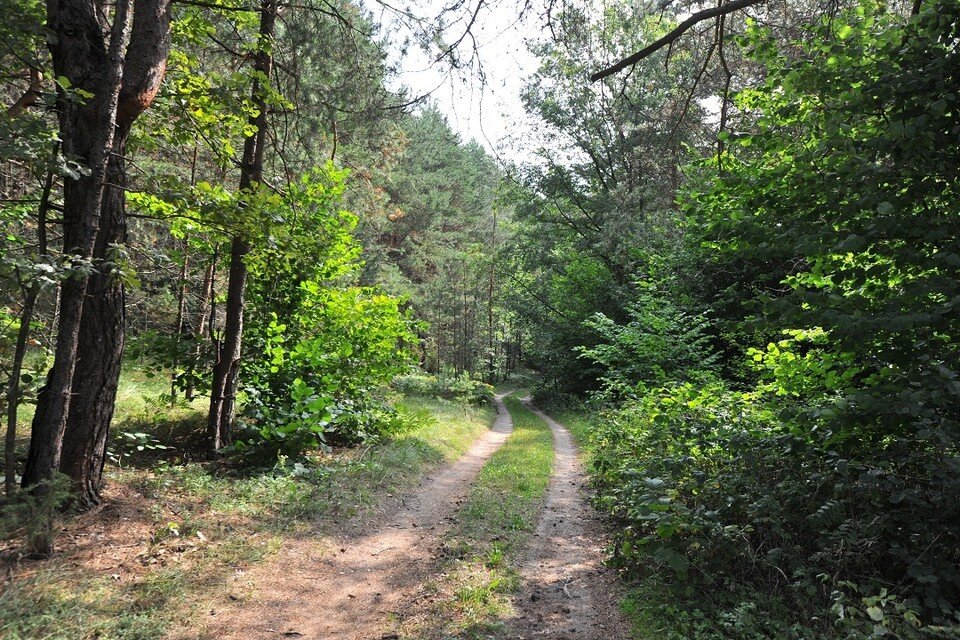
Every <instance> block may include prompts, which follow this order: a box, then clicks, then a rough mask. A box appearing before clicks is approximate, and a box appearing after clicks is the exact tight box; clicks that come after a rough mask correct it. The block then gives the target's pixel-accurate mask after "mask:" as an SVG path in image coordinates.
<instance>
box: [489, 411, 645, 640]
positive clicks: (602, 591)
mask: <svg viewBox="0 0 960 640" xmlns="http://www.w3.org/2000/svg"><path fill="white" fill-rule="evenodd" d="M527 404H528V407H529V408H530V409H531V410H532V411H533V412H534V413H535V414H537V415H538V416H539V417H540V418H541V419H543V420H544V421H545V422H546V423H547V424H548V425H549V426H550V430H551V431H552V432H553V443H554V451H555V455H556V458H555V461H554V467H553V477H552V478H551V479H550V486H549V488H548V489H547V497H546V504H545V505H544V509H543V513H542V515H541V518H540V522H539V524H538V526H537V529H536V532H535V533H534V535H533V539H532V541H531V543H530V546H529V548H528V550H527V553H526V557H525V558H524V561H523V564H522V566H521V567H520V572H521V575H522V576H523V588H522V590H521V592H520V593H519V595H517V597H516V598H515V599H514V605H515V607H516V609H517V616H516V617H515V618H514V619H513V620H511V621H509V623H508V624H507V628H506V632H505V633H504V634H503V635H502V637H503V638H511V639H520V638H524V639H527V638H550V639H552V640H566V639H568V638H569V639H570V640H574V639H580V640H620V639H626V638H629V637H630V634H629V632H628V626H627V624H626V623H625V622H624V620H623V616H622V614H621V613H620V609H619V602H620V596H619V593H618V588H617V579H616V575H615V574H614V573H613V572H612V571H611V570H609V569H607V568H606V567H605V566H604V565H603V548H602V545H603V542H602V541H603V539H604V531H603V527H602V526H601V524H600V522H599V521H598V519H597V514H596V512H595V511H594V510H593V508H592V507H591V506H590V505H589V504H588V503H587V501H586V496H585V493H584V489H585V482H586V479H585V475H584V472H583V469H582V465H581V464H580V460H579V459H578V457H577V449H576V446H575V445H574V443H573V439H572V437H571V435H570V432H569V431H568V430H567V429H566V428H564V427H563V426H562V425H561V424H559V423H558V422H556V421H555V420H553V419H552V418H550V416H548V415H546V414H545V413H543V412H542V411H539V410H537V409H536V408H535V407H533V406H530V405H529V402H527Z"/></svg>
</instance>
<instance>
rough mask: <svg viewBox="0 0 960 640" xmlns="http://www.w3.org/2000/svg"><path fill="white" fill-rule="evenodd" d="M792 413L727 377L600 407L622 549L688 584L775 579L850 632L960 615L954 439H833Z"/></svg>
mask: <svg viewBox="0 0 960 640" xmlns="http://www.w3.org/2000/svg"><path fill="white" fill-rule="evenodd" d="M778 404H779V405H780V406H783V404H784V403H783V401H782V400H781V401H780V402H779V403H778ZM781 418H782V413H776V414H775V413H774V412H773V411H772V410H771V409H770V408H768V407H767V406H766V405H765V404H764V403H763V402H762V401H761V399H759V398H758V397H757V396H755V395H751V394H744V393H740V392H734V391H731V390H729V389H727V388H726V387H725V386H724V385H722V384H720V383H713V384H709V385H706V386H703V387H699V388H695V387H694V386H692V385H689V384H687V385H679V386H676V387H673V388H661V389H657V390H655V391H653V392H651V393H649V394H647V395H645V396H643V397H641V398H640V399H638V400H636V401H634V402H631V403H629V404H627V405H626V406H624V407H623V408H622V409H619V410H616V411H610V412H608V413H606V414H604V416H603V418H602V420H600V421H599V424H598V425H597V427H596V429H595V430H594V431H593V432H592V434H591V448H592V449H593V450H594V452H595V458H594V463H593V464H594V467H595V473H596V477H595V482H596V486H597V489H598V490H599V497H598V502H599V505H600V506H601V507H602V508H603V509H604V510H605V511H607V512H608V513H609V514H610V515H612V516H613V518H614V519H615V521H616V522H617V524H618V527H617V536H616V549H615V559H616V561H617V562H618V563H619V564H620V565H621V566H622V567H624V568H625V569H627V570H628V571H632V572H641V571H642V570H643V569H644V567H645V566H646V565H647V564H648V563H650V562H652V563H653V565H654V566H660V567H662V568H664V569H667V570H669V571H670V572H671V573H672V574H673V575H674V576H675V584H677V585H678V586H681V587H689V588H694V587H707V588H711V589H716V588H718V587H724V588H726V589H734V590H736V589H738V588H742V587H744V586H749V587H752V588H753V589H756V590H760V591H765V592H770V591H775V592H777V593H780V594H781V595H782V596H783V597H785V598H787V599H788V600H790V601H791V602H793V603H794V604H795V605H796V607H797V608H796V610H797V611H803V612H808V613H809V611H810V609H811V608H814V609H820V610H823V611H826V610H832V611H833V617H834V622H835V623H836V625H837V626H838V627H841V628H842V629H844V630H845V633H846V634H847V636H848V637H866V635H869V634H872V633H874V632H875V631H878V630H879V627H880V626H882V627H884V628H886V629H889V630H891V631H893V632H894V633H896V634H899V635H900V636H901V637H912V636H911V634H912V635H916V634H917V633H919V632H918V631H917V625H918V621H919V620H920V619H923V620H924V621H925V622H926V623H932V624H936V625H949V624H955V623H956V622H957V620H958V619H957V612H956V610H955V605H956V603H957V602H958V601H960V573H958V571H957V567H958V563H960V547H958V542H960V532H958V529H957V526H956V523H957V522H960V464H958V459H957V456H956V451H955V449H951V448H948V447H946V446H942V445H941V446H940V447H939V448H938V447H937V445H936V441H935V440H929V439H927V440H924V441H919V440H917V439H905V438H904V439H896V438H890V439H886V440H884V441H881V442H876V443H870V444H869V445H865V446H861V447H857V448H854V449H849V450H846V451H844V450H836V449H834V448H832V447H831V446H830V445H829V444H828V443H829V437H830V436H829V433H823V432H820V431H818V430H816V429H813V430H812V431H808V430H807V429H806V428H804V429H794V428H791V424H790V423H789V422H787V421H783V420H782V419H781ZM875 627H877V628H875ZM863 629H865V630H866V631H862V630H863ZM857 634H866V635H857Z"/></svg>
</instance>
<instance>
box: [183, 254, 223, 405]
mask: <svg viewBox="0 0 960 640" xmlns="http://www.w3.org/2000/svg"><path fill="white" fill-rule="evenodd" d="M216 261H217V257H216V255H214V256H213V258H212V259H211V260H210V264H208V265H207V268H206V269H205V270H204V272H203V288H202V290H201V291H200V309H199V311H197V324H196V327H195V328H194V331H193V339H194V344H193V354H192V355H191V357H190V358H189V359H188V361H187V388H186V389H185V390H184V397H186V399H187V402H190V401H191V400H193V394H194V388H193V374H194V367H195V366H196V363H197V361H198V360H199V358H200V353H201V348H202V347H201V345H202V344H203V340H204V334H206V332H207V319H208V316H209V314H210V309H211V303H212V300H213V273H214V265H215V264H216Z"/></svg>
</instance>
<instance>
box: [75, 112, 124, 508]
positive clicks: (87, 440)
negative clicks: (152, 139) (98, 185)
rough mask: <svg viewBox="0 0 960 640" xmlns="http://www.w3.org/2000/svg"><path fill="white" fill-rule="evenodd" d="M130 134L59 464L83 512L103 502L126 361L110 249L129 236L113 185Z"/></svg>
mask: <svg viewBox="0 0 960 640" xmlns="http://www.w3.org/2000/svg"><path fill="white" fill-rule="evenodd" d="M127 129H128V128H127ZM126 134H127V131H124V130H121V131H118V135H117V138H116V141H115V144H114V149H115V153H114V154H113V155H112V156H111V160H110V168H109V170H108V171H107V182H108V184H109V185H110V186H109V187H108V188H107V189H106V191H105V193H104V199H103V207H102V211H101V225H100V233H99V235H98V237H97V243H96V247H95V249H94V251H95V255H96V256H97V257H98V264H97V268H96V270H95V271H94V272H93V273H92V274H91V276H90V280H89V281H88V283H87V295H86V297H85V298H84V301H83V315H82V318H81V322H80V342H79V348H78V350H77V363H76V369H75V371H74V376H73V385H72V395H73V399H72V400H71V402H70V412H69V414H68V418H67V428H66V431H65V432H64V438H63V453H62V457H61V461H60V471H61V472H62V473H64V474H66V475H67V476H68V477H69V478H70V479H71V480H72V481H73V486H74V491H73V493H74V500H75V503H76V505H77V506H78V507H80V508H81V509H88V508H91V507H94V506H96V505H97V504H99V503H100V492H101V489H102V486H103V466H104V462H105V461H106V450H107V440H108V437H109V431H110V422H111V420H112V419H113V410H114V404H115V401H116V397H117V386H118V384H119V379H120V365H121V361H122V358H123V347H124V328H125V325H126V322H125V320H126V316H125V313H124V301H125V296H124V290H123V282H122V280H121V279H120V278H119V277H117V275H116V273H115V271H114V263H113V259H112V258H113V256H111V255H110V251H111V247H116V246H120V245H123V244H124V243H125V242H126V236H127V224H126V210H125V206H124V193H123V190H122V189H120V188H119V187H118V186H115V185H122V184H125V182H126V175H125V171H124V167H123V154H122V152H121V151H120V150H122V149H123V148H124V146H125V144H126ZM104 258H105V259H104Z"/></svg>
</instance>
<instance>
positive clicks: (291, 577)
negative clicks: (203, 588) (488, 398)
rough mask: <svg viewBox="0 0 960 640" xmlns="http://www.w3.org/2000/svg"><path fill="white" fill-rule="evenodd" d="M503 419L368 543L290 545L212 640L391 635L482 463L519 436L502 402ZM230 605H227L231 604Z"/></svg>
mask: <svg viewBox="0 0 960 640" xmlns="http://www.w3.org/2000/svg"><path fill="white" fill-rule="evenodd" d="M496 405H497V419H496V421H495V423H494V425H493V428H492V429H491V430H490V431H489V432H487V433H486V434H484V435H483V436H481V438H480V439H479V440H478V441H477V442H475V443H474V445H473V446H472V447H471V448H470V450H469V451H468V452H467V453H466V454H464V456H463V457H461V458H460V459H459V460H457V461H456V462H455V463H454V464H452V465H450V466H449V467H447V468H445V469H444V470H442V471H441V472H439V473H438V474H437V475H435V476H433V477H431V478H428V479H426V480H425V481H424V482H423V483H422V485H421V486H420V488H419V489H418V490H417V491H416V492H415V493H413V494H412V495H411V496H409V497H408V498H407V499H406V500H404V501H403V506H402V507H401V508H400V509H399V510H397V511H396V512H395V513H394V514H393V515H392V516H391V517H388V518H387V519H386V521H385V523H384V524H383V525H381V526H378V527H377V529H376V530H375V531H373V532H370V533H368V534H365V535H359V536H350V537H345V538H343V539H340V540H334V541H332V545H331V547H329V550H322V549H319V548H318V546H317V544H316V543H315V541H313V540H312V539H303V540H298V541H294V542H290V543H288V544H286V545H285V546H284V548H283V549H282V550H281V551H280V552H279V554H278V557H277V558H275V559H273V560H272V561H270V562H267V563H264V564H263V565H261V566H259V567H256V568H254V569H253V570H251V571H250V573H248V574H247V575H245V576H243V578H242V582H243V583H246V584H250V585H253V587H254V594H253V597H252V598H250V599H249V600H248V601H246V602H244V603H243V604H242V605H237V604H232V605H229V606H227V607H226V608H225V609H224V610H221V611H219V612H217V614H216V621H215V622H213V623H211V624H210V625H209V626H208V627H207V629H206V630H205V631H206V634H205V635H206V637H210V638H222V639H235V640H241V639H242V640H266V639H271V640H272V639H276V638H283V637H302V638H310V639H316V640H319V639H327V638H329V639H334V638H336V639H337V640H373V639H377V638H381V637H382V634H383V630H384V629H385V628H389V627H390V620H391V618H392V617H393V616H394V612H395V611H396V609H397V606H398V604H399V603H402V602H404V599H405V598H406V597H407V594H408V593H409V592H410V590H412V589H415V588H416V587H417V586H419V585H420V583H421V582H422V581H423V580H424V579H426V578H427V577H428V575H429V573H430V571H431V569H433V568H434V551H435V549H436V548H437V547H438V546H439V544H440V538H441V536H442V535H443V533H444V532H445V531H446V530H447V529H448V528H449V523H450V522H451V521H452V518H453V515H454V513H455V512H456V509H457V507H458V505H459V504H460V503H462V502H463V500H464V498H465V496H466V494H467V491H468V490H469V488H470V485H471V484H472V483H473V481H474V479H475V478H476V476H477V473H478V472H479V471H480V468H481V467H482V466H483V463H484V462H485V461H486V460H487V458H489V457H490V456H491V455H492V454H493V452H494V451H496V450H497V449H498V448H499V447H500V445H502V444H503V442H504V441H505V440H506V438H507V436H508V435H509V433H510V432H511V431H512V429H513V423H512V421H511V419H510V414H509V412H508V411H507V409H506V407H505V406H504V405H503V401H502V396H498V397H497V398H496ZM225 604H226V603H225Z"/></svg>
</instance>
